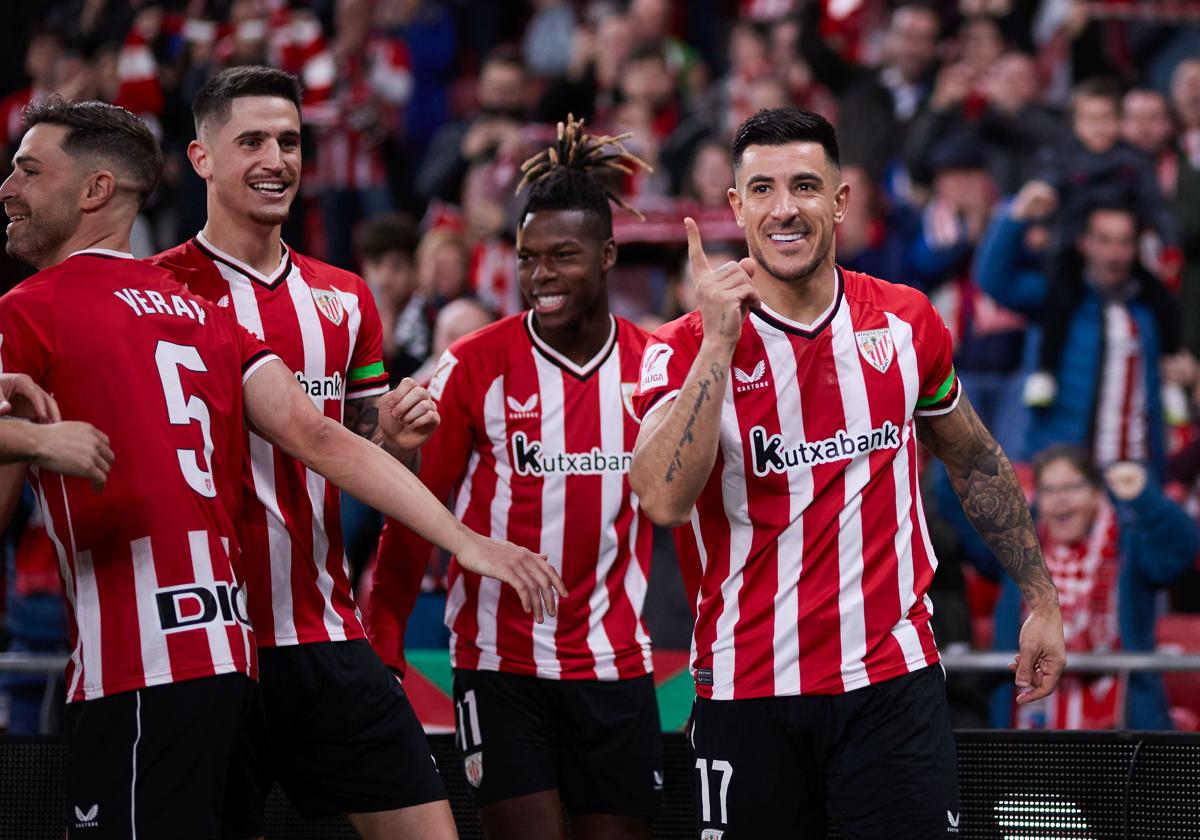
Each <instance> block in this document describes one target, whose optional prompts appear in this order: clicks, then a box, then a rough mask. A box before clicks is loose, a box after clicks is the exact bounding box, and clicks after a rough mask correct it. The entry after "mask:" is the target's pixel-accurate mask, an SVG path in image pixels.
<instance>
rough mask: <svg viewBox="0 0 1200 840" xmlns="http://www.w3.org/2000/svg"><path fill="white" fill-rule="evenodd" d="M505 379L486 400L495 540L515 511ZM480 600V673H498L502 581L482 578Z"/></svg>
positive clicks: (503, 537)
mask: <svg viewBox="0 0 1200 840" xmlns="http://www.w3.org/2000/svg"><path fill="white" fill-rule="evenodd" d="M504 410H505V409H504V377H503V376H498V377H496V379H495V380H494V381H493V382H492V384H491V385H490V386H489V387H488V389H487V395H486V396H485V397H484V400H483V418H484V423H485V424H486V427H487V436H488V440H490V441H491V442H492V455H493V457H495V459H496V490H495V492H494V493H493V495H492V505H491V516H492V533H491V537H492V539H496V540H506V539H508V512H509V510H510V509H511V508H512V489H511V487H510V482H511V481H512V464H510V463H509V461H508V426H507V420H506V418H505V416H504ZM477 600H478V601H479V603H478V605H477V608H476V612H475V621H476V623H477V624H478V626H479V632H478V635H477V636H476V640H475V644H476V646H478V648H479V670H481V671H497V670H499V669H500V657H499V656H498V655H496V654H495V653H494V652H493V651H495V650H496V617H497V614H498V613H499V606H500V581H498V580H495V579H493V578H489V577H481V578H480V579H479V597H478V599H477Z"/></svg>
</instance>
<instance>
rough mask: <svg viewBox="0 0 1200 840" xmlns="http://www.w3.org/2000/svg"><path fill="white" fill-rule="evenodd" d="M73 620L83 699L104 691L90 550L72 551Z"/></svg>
mask: <svg viewBox="0 0 1200 840" xmlns="http://www.w3.org/2000/svg"><path fill="white" fill-rule="evenodd" d="M75 621H76V623H77V624H78V626H79V640H80V641H81V642H82V643H83V662H84V667H85V668H87V673H86V674H84V675H83V699H84V700H91V699H93V698H95V697H100V696H101V695H103V694H104V657H103V655H102V654H101V647H100V592H99V590H97V588H96V570H95V568H94V567H93V566H92V553H91V552H90V551H80V552H76V554H75Z"/></svg>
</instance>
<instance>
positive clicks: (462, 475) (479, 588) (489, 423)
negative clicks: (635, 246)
mask: <svg viewBox="0 0 1200 840" xmlns="http://www.w3.org/2000/svg"><path fill="white" fill-rule="evenodd" d="M532 317H533V316H532V314H530V313H526V314H524V315H514V316H510V317H508V318H505V319H503V320H501V321H498V322H496V323H495V324H492V325H490V326H488V327H485V328H484V329H482V330H479V331H478V332H476V333H474V334H472V335H469V336H466V337H465V338H463V339H460V340H459V341H457V342H455V343H454V344H452V345H451V346H450V349H449V350H447V351H446V353H444V354H443V355H442V358H441V360H440V361H439V365H438V369H437V372H436V373H435V374H434V377H433V381H432V382H431V383H430V385H429V390H430V392H431V393H432V394H433V395H434V397H435V399H436V400H437V402H438V412H439V413H440V414H441V417H442V422H441V425H440V426H439V427H438V430H437V431H436V432H435V433H434V435H433V437H432V438H431V439H430V440H429V442H428V443H427V444H426V445H425V447H424V448H423V449H422V452H421V471H420V475H421V479H422V480H423V481H424V482H425V483H426V484H427V485H428V486H429V488H430V489H431V490H432V491H433V492H434V494H435V495H437V496H438V498H441V499H445V498H447V497H448V496H449V495H450V494H451V492H452V491H453V493H454V495H455V505H454V512H455V515H456V516H458V518H459V519H460V520H462V521H463V522H464V523H465V524H466V525H467V526H468V527H470V528H472V529H473V530H475V531H477V532H479V533H481V534H485V535H487V536H491V537H495V538H497V539H506V540H510V541H512V542H514V543H516V544H517V545H522V546H525V547H526V548H528V549H530V550H532V551H537V552H540V553H543V554H545V555H546V556H547V557H548V558H549V560H550V562H551V563H552V564H553V565H554V568H555V569H556V570H557V571H558V573H559V574H560V575H561V576H562V579H563V582H564V583H565V584H566V587H567V590H568V592H569V593H570V594H569V595H568V596H567V597H566V598H565V599H563V600H562V601H561V602H560V603H559V608H558V615H557V616H547V617H546V621H545V623H544V624H536V623H535V622H534V620H533V617H532V616H531V615H530V614H528V613H526V612H524V611H523V610H522V609H521V603H520V600H519V599H518V598H517V595H516V592H515V590H513V589H512V588H511V587H502V586H501V584H500V583H499V581H496V580H492V579H491V578H480V577H479V576H478V575H475V574H471V573H469V572H465V571H463V569H462V568H460V567H459V566H458V564H457V563H454V562H453V561H452V562H451V565H450V573H449V579H448V582H449V596H448V597H447V602H446V624H447V626H448V627H449V628H450V631H451V642H450V658H451V662H452V663H453V664H454V666H455V667H456V668H464V669H468V670H482V671H506V672H508V673H514V674H524V675H528V676H538V677H543V678H547V679H601V680H615V679H627V678H630V677H635V676H639V675H642V674H646V673H649V672H650V671H651V670H652V667H651V663H650V637H649V635H648V634H647V633H646V629H645V626H644V625H643V624H642V603H643V601H644V600H645V595H646V581H647V578H648V576H649V571H650V542H651V536H652V535H651V529H650V524H649V522H648V521H647V520H646V518H645V515H644V514H643V513H642V512H641V511H640V510H639V509H638V503H637V497H636V496H634V495H633V493H632V492H631V490H630V488H629V476H628V472H629V464H630V461H631V460H632V454H631V453H632V451H633V444H634V441H635V440H636V439H637V431H638V422H637V420H636V419H635V418H634V416H633V406H632V404H631V403H630V401H629V400H630V396H631V395H632V393H633V389H634V385H635V383H636V381H637V372H638V364H639V362H640V360H641V354H642V348H643V347H644V346H645V343H646V333H645V332H643V331H642V330H640V329H638V328H637V327H636V326H634V325H633V324H631V323H629V322H628V321H624V320H621V319H618V318H613V319H612V331H611V333H610V334H609V338H608V340H607V341H606V342H605V344H604V347H603V348H602V349H601V350H600V352H599V353H597V354H596V357H595V358H593V359H592V360H591V361H590V362H588V363H587V364H585V365H583V366H577V365H575V364H574V363H572V362H571V361H570V360H568V359H566V358H565V357H563V356H562V355H561V354H559V353H557V352H556V351H555V350H554V349H553V348H551V347H549V346H548V345H547V344H546V343H545V342H544V341H542V340H541V339H540V338H539V337H538V336H537V334H536V333H535V332H534V331H533V322H532ZM428 556H429V551H428V544H427V543H422V542H421V541H420V540H418V539H416V538H415V537H414V535H413V534H412V533H411V532H409V531H408V530H407V529H405V528H403V527H401V526H399V525H398V524H397V523H395V522H388V523H387V524H386V525H385V526H384V533H383V536H382V537H381V538H380V547H379V567H378V569H377V571H376V576H375V588H374V590H373V592H372V595H371V602H370V609H369V610H368V626H369V628H370V630H371V642H372V644H373V645H374V646H375V649H376V651H377V652H378V653H379V655H380V657H381V658H382V659H383V660H384V662H387V663H388V664H390V665H393V666H394V667H403V662H404V659H403V628H404V622H405V620H406V619H407V618H408V615H407V605H408V604H411V602H412V599H413V597H415V592H416V590H417V588H418V587H419V585H420V579H421V574H422V573H423V571H424V568H425V563H424V558H426V557H428Z"/></svg>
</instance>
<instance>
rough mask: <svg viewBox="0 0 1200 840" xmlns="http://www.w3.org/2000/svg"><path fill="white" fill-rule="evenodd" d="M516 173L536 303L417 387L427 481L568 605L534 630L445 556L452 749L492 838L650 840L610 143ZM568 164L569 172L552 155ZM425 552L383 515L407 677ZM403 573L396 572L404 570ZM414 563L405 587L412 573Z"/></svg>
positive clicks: (573, 135) (522, 246) (527, 291)
mask: <svg viewBox="0 0 1200 840" xmlns="http://www.w3.org/2000/svg"><path fill="white" fill-rule="evenodd" d="M560 129H563V132H562V136H563V140H562V141H560V143H559V144H558V145H557V146H556V147H554V148H553V149H552V150H551V151H552V152H553V153H554V154H555V155H557V159H555V157H553V156H552V155H550V154H548V153H547V152H543V153H542V154H541V155H540V156H538V157H536V158H534V159H533V160H532V161H531V162H530V164H529V166H530V168H529V172H530V178H531V180H533V181H534V183H533V186H532V187H531V189H530V193H529V197H528V200H527V202H526V204H525V207H524V210H523V211H522V213H521V215H520V222H519V225H518V228H517V260H518V271H519V278H520V283H521V290H522V292H523V293H524V295H525V299H526V300H527V301H528V302H529V305H530V307H531V309H530V310H529V311H528V312H526V313H524V314H521V315H513V316H511V317H509V318H505V319H503V320H501V321H498V322H497V323H495V324H492V325H490V326H488V327H485V328H484V329H482V330H480V331H479V332H476V333H474V334H472V335H468V336H466V337H465V338H462V339H460V340H459V341H457V342H455V343H454V344H452V345H451V346H450V348H449V350H447V351H446V352H445V353H444V354H443V355H442V357H441V360H440V362H439V364H438V368H437V372H436V373H435V374H434V377H433V382H432V384H431V385H430V386H429V388H430V390H431V391H432V392H433V394H434V397H435V398H436V399H437V401H438V412H439V413H440V415H441V418H442V425H441V426H440V427H439V428H438V430H437V431H436V432H435V433H434V434H433V436H432V438H431V439H430V441H429V443H428V444H426V446H425V448H424V450H423V452H422V465H421V473H420V475H421V479H422V480H423V481H425V482H426V484H427V485H428V486H429V487H430V489H431V490H433V492H434V494H435V495H436V496H438V497H439V498H442V499H445V498H448V497H449V496H450V495H451V493H452V492H453V494H454V496H455V498H456V502H455V504H456V507H455V512H456V513H457V515H458V516H459V518H460V519H462V521H463V522H464V523H468V524H472V525H474V526H475V527H477V528H479V529H480V530H481V531H482V532H484V533H491V534H493V535H497V536H499V535H503V536H504V539H508V540H512V541H513V542H515V543H516V544H518V545H521V546H525V547H528V548H531V549H532V550H534V551H538V552H540V553H543V554H545V555H546V556H547V557H548V558H549V560H550V562H551V564H553V565H554V567H555V568H556V569H558V570H559V572H560V574H561V575H562V577H563V580H564V582H565V583H566V585H567V588H568V591H569V592H570V595H568V597H567V598H566V599H564V600H563V601H562V602H561V604H560V605H559V613H558V616H557V617H556V618H555V619H553V620H552V621H548V622H547V623H545V624H540V625H534V624H533V622H530V621H529V620H528V619H527V618H526V616H524V615H523V614H522V613H521V612H520V610H519V609H518V608H517V607H518V605H517V604H516V603H515V602H514V601H513V599H512V598H510V597H509V595H508V593H507V592H504V591H502V590H500V589H499V588H498V587H495V586H492V585H491V583H490V582H489V581H487V580H482V579H481V578H480V577H479V576H478V575H475V574H471V573H469V572H466V571H464V570H463V569H462V568H461V566H460V565H459V564H458V563H457V562H456V561H455V562H452V563H451V567H450V575H449V584H450V594H449V597H448V600H447V607H446V623H447V625H448V626H449V627H450V630H451V642H450V655H451V662H452V664H453V665H454V702H455V706H456V709H457V712H458V715H457V723H458V744H459V748H460V750H461V751H462V755H463V761H464V766H465V769H466V776H467V780H468V781H469V782H470V783H471V784H472V785H473V786H474V789H475V794H476V801H477V803H478V804H479V806H480V811H481V815H482V818H483V824H484V827H485V829H486V831H487V836H488V837H489V838H490V840H505V839H506V838H512V840H523V838H529V837H537V838H539V840H555V838H562V837H564V836H565V833H564V832H565V828H564V825H563V816H562V815H563V807H564V805H565V806H566V810H567V811H568V813H569V814H570V817H571V836H572V837H576V838H584V839H585V840H605V838H608V839H609V840H616V838H623V840H636V838H648V837H649V836H650V818H651V817H652V816H654V814H655V812H656V811H657V809H658V801H659V797H660V793H659V791H661V789H662V736H661V730H660V723H659V717H658V705H657V700H656V698H655V693H654V682H653V678H652V677H651V675H650V672H651V661H650V638H649V636H648V635H647V633H646V628H645V626H644V625H643V623H642V604H643V601H644V598H645V594H646V581H647V578H648V576H649V570H650V542H651V529H650V525H649V523H648V522H647V521H646V518H645V515H644V514H642V513H641V512H640V510H639V508H638V503H637V499H636V498H635V497H634V496H633V495H632V494H631V493H630V489H629V480H628V475H627V474H628V471H629V462H630V452H631V451H632V448H633V442H634V440H635V439H636V437H637V421H636V420H635V419H634V417H633V413H632V406H631V405H630V403H629V401H628V399H629V396H630V394H632V392H633V388H634V384H635V382H636V381H637V371H638V364H639V361H640V359H641V355H642V349H643V348H644V347H645V344H646V333H644V332H643V331H642V330H640V329H638V328H637V327H636V326H634V325H633V324H631V323H630V322H628V321H626V320H624V319H622V318H617V317H615V316H613V315H612V314H611V313H610V312H609V307H608V287H607V278H608V272H609V270H611V269H612V267H613V265H614V264H615V262H616V259H617V246H616V243H615V242H614V241H613V235H612V211H611V209H610V207H609V197H608V196H607V195H606V194H605V190H604V189H603V188H602V187H601V186H600V185H599V183H597V182H596V181H595V180H594V179H593V177H592V175H591V174H590V170H592V169H600V170H601V171H603V170H605V169H607V167H606V166H604V164H603V161H597V158H599V157H601V156H606V155H609V154H612V155H614V157H615V159H616V160H618V161H621V162H624V164H625V165H631V164H635V163H636V161H634V159H632V158H628V159H627V158H625V157H624V155H623V149H620V148H619V147H617V148H614V147H612V146H610V145H609V144H607V143H603V142H600V140H598V139H596V138H592V137H590V136H588V135H586V134H583V133H582V132H580V131H579V129H578V126H577V125H576V124H574V123H568V124H567V125H566V126H562V125H560ZM568 160H569V161H572V162H573V163H572V165H562V164H560V162H565V161H568ZM413 556H417V557H427V556H429V544H428V543H427V542H423V541H421V540H419V539H417V538H416V537H415V536H414V535H413V534H412V533H411V532H410V531H408V530H407V529H404V528H402V527H398V526H397V525H396V523H394V522H389V523H388V525H387V526H386V527H385V528H384V533H383V537H382V538H381V540H380V548H379V569H378V571H377V572H376V582H375V589H374V591H373V592H372V595H371V607H370V610H369V611H368V629H369V630H370V634H371V643H372V644H373V645H374V646H375V648H376V650H377V651H378V652H379V655H380V656H381V657H382V658H383V660H384V661H385V662H387V663H388V664H389V665H392V666H393V667H395V668H402V667H403V663H404V657H403V650H402V644H403V627H404V623H405V621H406V620H407V618H408V612H409V609H410V608H411V605H412V602H413V598H414V597H415V596H416V592H417V590H418V588H419V586H420V572H419V570H412V566H411V563H408V561H409V560H410V558H412V557H413ZM406 563H408V565H407V566H406V565H405V564H406ZM410 570H411V571H415V572H416V573H415V577H413V576H411V575H410V574H409V571H410Z"/></svg>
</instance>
